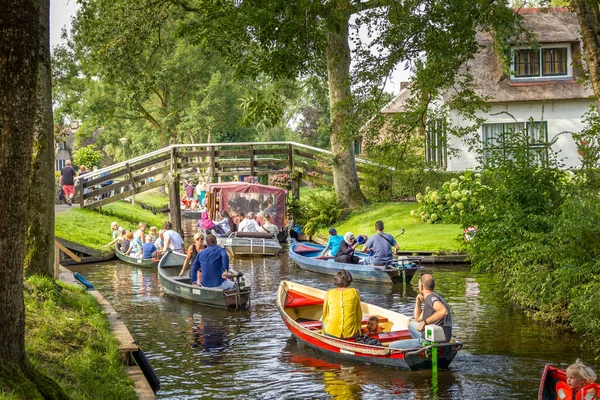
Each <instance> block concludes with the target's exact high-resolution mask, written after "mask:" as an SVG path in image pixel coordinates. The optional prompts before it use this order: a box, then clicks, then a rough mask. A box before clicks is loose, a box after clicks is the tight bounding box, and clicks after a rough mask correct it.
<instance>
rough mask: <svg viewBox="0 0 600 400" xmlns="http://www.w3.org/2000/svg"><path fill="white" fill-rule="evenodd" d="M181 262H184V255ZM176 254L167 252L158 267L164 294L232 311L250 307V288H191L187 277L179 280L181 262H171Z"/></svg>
mask: <svg viewBox="0 0 600 400" xmlns="http://www.w3.org/2000/svg"><path fill="white" fill-rule="evenodd" d="M182 256H183V260H185V255H182ZM174 257H176V258H177V257H178V255H177V254H176V253H171V252H167V253H166V254H165V255H164V256H163V258H161V260H160V263H159V266H158V280H159V282H160V284H161V285H162V286H163V287H164V289H165V292H166V293H167V294H169V295H171V296H175V297H178V298H181V299H186V300H189V301H193V302H196V303H198V304H202V305H206V306H210V307H219V308H233V309H247V308H249V307H250V288H249V287H245V286H243V287H241V288H240V290H239V291H237V290H227V291H224V290H221V289H213V288H205V287H201V286H193V285H192V284H191V283H190V280H189V277H183V278H179V276H178V273H179V270H180V268H181V266H182V265H183V261H182V262H181V263H179V265H177V263H176V262H172V259H173V258H174Z"/></svg>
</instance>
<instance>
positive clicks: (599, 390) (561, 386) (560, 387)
mask: <svg viewBox="0 0 600 400" xmlns="http://www.w3.org/2000/svg"><path fill="white" fill-rule="evenodd" d="M590 389H594V390H595V391H596V396H600V385H598V384H597V383H590V384H589V385H586V386H584V387H583V388H581V389H580V390H578V391H577V394H576V396H575V399H576V400H591V399H597V398H598V397H596V396H593V395H592V394H591V393H590V394H588V390H590ZM572 399H573V390H572V389H571V388H570V387H569V385H567V382H558V383H557V384H556V400H572Z"/></svg>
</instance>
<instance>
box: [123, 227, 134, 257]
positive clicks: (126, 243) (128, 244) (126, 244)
mask: <svg viewBox="0 0 600 400" xmlns="http://www.w3.org/2000/svg"><path fill="white" fill-rule="evenodd" d="M132 250H133V232H127V233H126V234H125V240H123V243H121V253H123V254H125V255H126V256H128V255H129V254H131V251H132Z"/></svg>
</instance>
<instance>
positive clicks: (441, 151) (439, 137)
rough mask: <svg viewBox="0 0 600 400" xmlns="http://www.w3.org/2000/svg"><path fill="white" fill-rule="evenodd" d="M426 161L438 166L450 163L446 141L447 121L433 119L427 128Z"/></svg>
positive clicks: (442, 166) (444, 166) (443, 166)
mask: <svg viewBox="0 0 600 400" xmlns="http://www.w3.org/2000/svg"><path fill="white" fill-rule="evenodd" d="M425 162H427V163H428V164H430V165H433V166H435V167H437V168H443V169H445V168H446V166H447V165H448V145H447V141H446V121H445V120H443V119H433V120H430V121H429V122H428V123H427V128H426V130H425Z"/></svg>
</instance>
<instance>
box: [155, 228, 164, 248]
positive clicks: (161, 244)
mask: <svg viewBox="0 0 600 400" xmlns="http://www.w3.org/2000/svg"><path fill="white" fill-rule="evenodd" d="M163 233H165V230H164V229H161V230H160V231H158V239H156V240H155V241H154V245H155V246H156V248H157V249H158V250H164V247H165V238H164V236H163Z"/></svg>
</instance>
